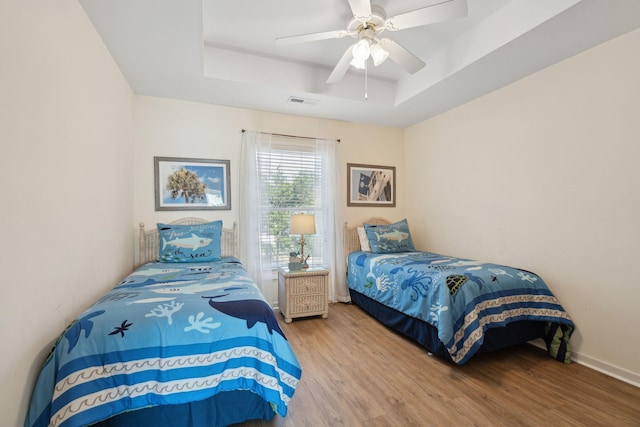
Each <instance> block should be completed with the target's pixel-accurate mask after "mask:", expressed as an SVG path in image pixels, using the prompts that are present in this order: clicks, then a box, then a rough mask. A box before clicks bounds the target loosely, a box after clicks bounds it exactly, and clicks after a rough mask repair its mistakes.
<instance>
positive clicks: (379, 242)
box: [364, 219, 416, 254]
mask: <svg viewBox="0 0 640 427" xmlns="http://www.w3.org/2000/svg"><path fill="white" fill-rule="evenodd" d="M364 229H365V231H366V232H367V237H368V238H369V246H371V252H372V253H374V254H387V253H394V252H414V251H415V250H416V249H415V248H414V247H413V240H411V233H410V232H409V224H408V223H407V220H406V219H403V220H402V221H398V222H395V223H393V224H384V225H373V224H364Z"/></svg>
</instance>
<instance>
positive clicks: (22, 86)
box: [0, 0, 134, 426]
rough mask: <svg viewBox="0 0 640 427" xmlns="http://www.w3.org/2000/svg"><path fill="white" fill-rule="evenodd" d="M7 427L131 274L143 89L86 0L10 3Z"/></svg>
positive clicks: (2, 255) (3, 391)
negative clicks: (38, 379) (96, 305)
mask: <svg viewBox="0 0 640 427" xmlns="http://www.w3.org/2000/svg"><path fill="white" fill-rule="evenodd" d="M0 94H1V95H0V129H1V130H0V153H1V154H0V157H1V159H2V167H1V168H0V182H2V202H1V203H2V205H1V208H0V212H1V213H0V215H1V217H2V220H1V221H0V236H2V250H1V252H0V271H1V272H2V310H0V340H1V341H2V351H0V384H1V385H2V387H1V388H0V425H1V426H21V425H23V423H24V415H25V412H26V407H27V404H28V401H29V398H30V396H31V391H32V388H33V383H34V381H35V376H36V374H37V371H38V370H39V368H40V366H41V364H42V362H43V361H44V358H45V356H46V355H47V354H48V352H49V350H50V349H51V346H52V343H53V341H54V340H55V338H56V337H57V336H58V335H59V334H60V333H61V332H62V330H63V329H64V328H65V327H66V326H67V325H68V324H69V322H70V321H71V320H72V319H74V318H75V317H76V316H77V315H78V314H79V313H81V312H82V311H83V310H85V309H86V307H88V305H89V304H90V303H91V302H92V301H93V300H95V299H96V298H98V297H99V296H100V295H102V294H104V293H105V292H106V291H107V290H108V289H110V288H111V287H112V286H113V285H114V284H115V283H118V282H119V281H120V280H122V277H123V276H124V275H125V274H126V273H128V272H129V270H130V268H131V266H132V253H133V247H132V242H133V238H134V230H133V229H132V226H131V223H132V218H133V189H132V186H131V182H132V170H133V166H132V159H133V145H132V130H133V126H132V117H133V102H132V99H133V94H132V92H131V90H130V88H129V86H128V84H127V83H126V81H125V79H124V78H123V76H122V74H121V73H120V71H119V69H118V68H117V67H116V65H115V63H114V62H113V60H112V58H111V56H110V55H109V53H108V52H107V50H106V49H105V47H104V45H103V44H102V41H101V40H100V38H99V37H98V35H97V33H96V31H95V29H94V28H93V27H92V26H91V24H90V22H89V19H88V18H87V17H86V15H85V14H84V12H83V10H82V8H81V7H80V5H79V4H78V2H77V1H75V0H60V1H55V2H49V1H34V0H4V1H2V2H0Z"/></svg>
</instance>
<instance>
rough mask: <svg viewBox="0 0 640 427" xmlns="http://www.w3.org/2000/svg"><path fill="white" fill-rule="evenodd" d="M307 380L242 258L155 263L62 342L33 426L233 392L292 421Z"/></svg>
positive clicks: (45, 375)
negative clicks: (294, 400)
mask: <svg viewBox="0 0 640 427" xmlns="http://www.w3.org/2000/svg"><path fill="white" fill-rule="evenodd" d="M300 376H301V369H300V366H299V364H298V361H297V359H296V356H295V355H294V353H293V350H292V349H291V347H290V346H289V343H288V341H287V339H286V337H285V336H284V334H283V332H282V330H281V329H280V327H279V326H278V323H277V321H276V318H275V315H274V313H273V310H272V309H271V307H270V306H269V305H268V304H267V302H266V301H265V299H264V297H263V295H262V293H261V292H260V290H259V289H258V288H257V286H256V285H255V283H254V282H253V281H252V280H251V278H250V277H249V275H248V274H247V272H246V270H245V269H244V267H243V266H242V265H241V264H240V263H239V261H237V260H236V259H235V258H223V259H222V261H219V262H207V263H184V264H183V263H179V264H162V263H149V264H145V265H143V266H142V267H140V268H139V269H137V270H136V271H134V272H133V273H132V274H131V275H129V276H128V277H127V278H126V279H125V280H123V281H122V282H121V283H120V284H119V285H118V286H116V287H115V288H113V290H111V292H109V293H108V294H107V295H105V296H104V297H103V298H101V299H100V300H98V301H97V302H96V303H95V304H93V305H92V306H91V307H90V308H89V309H88V310H87V311H85V312H84V313H82V314H81V315H80V316H79V317H78V319H77V320H75V321H74V322H73V323H72V324H71V325H70V326H69V327H68V328H67V330H66V331H65V332H64V333H63V334H62V335H61V336H60V338H59V339H58V340H57V342H56V344H55V347H54V348H53V350H52V352H51V354H50V355H49V356H48V358H47V360H46V361H45V363H44V366H43V368H42V371H41V372H40V376H39V378H38V380H37V383H36V387H35V390H34V393H33V396H32V400H31V405H30V407H29V411H28V415H27V418H26V421H25V426H48V425H51V426H85V425H90V424H92V423H95V422H97V421H100V420H103V419H106V418H108V417H111V416H113V415H116V414H120V413H122V412H125V411H130V410H135V409H139V408H145V407H149V406H155V405H167V404H181V403H185V402H192V401H199V400H203V399H207V398H209V397H211V396H213V395H215V394H217V393H220V392H224V391H233V390H249V391H252V392H253V393H255V394H256V395H259V396H261V397H262V399H264V400H265V401H266V402H269V404H270V405H271V407H272V409H273V411H274V412H275V413H278V414H280V415H282V416H284V415H286V413H287V404H288V402H289V400H290V399H291V397H292V396H293V393H294V390H295V388H296V386H297V384H298V381H299V379H300Z"/></svg>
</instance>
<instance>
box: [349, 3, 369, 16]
mask: <svg viewBox="0 0 640 427" xmlns="http://www.w3.org/2000/svg"><path fill="white" fill-rule="evenodd" d="M347 1H348V2H349V7H350V8H351V12H353V16H355V17H356V18H367V19H368V18H369V17H370V16H371V2H370V1H369V0H347Z"/></svg>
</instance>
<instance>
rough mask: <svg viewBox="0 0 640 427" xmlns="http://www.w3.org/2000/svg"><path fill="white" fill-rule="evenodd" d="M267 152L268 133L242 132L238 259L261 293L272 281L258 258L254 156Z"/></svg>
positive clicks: (258, 192) (259, 188) (258, 191)
mask: <svg viewBox="0 0 640 427" xmlns="http://www.w3.org/2000/svg"><path fill="white" fill-rule="evenodd" d="M270 149H271V134H267V133H262V132H253V131H244V132H243V134H242V147H241V150H240V202H239V210H240V215H239V217H240V224H239V227H240V230H239V234H240V259H241V260H242V262H243V264H244V266H245V268H246V269H247V272H248V273H249V275H250V276H251V277H252V278H253V280H254V281H255V282H256V283H257V284H258V287H259V288H260V289H261V290H262V292H263V293H265V292H266V289H264V286H265V284H267V283H270V282H271V281H272V273H271V270H270V269H269V268H263V265H262V261H263V260H262V256H261V255H260V220H261V218H262V215H259V214H258V212H257V207H258V206H260V195H261V194H262V191H263V187H262V186H261V185H260V183H261V182H265V180H261V179H260V177H259V176H258V167H257V158H258V156H257V153H258V152H259V151H264V150H270Z"/></svg>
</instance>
